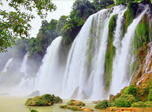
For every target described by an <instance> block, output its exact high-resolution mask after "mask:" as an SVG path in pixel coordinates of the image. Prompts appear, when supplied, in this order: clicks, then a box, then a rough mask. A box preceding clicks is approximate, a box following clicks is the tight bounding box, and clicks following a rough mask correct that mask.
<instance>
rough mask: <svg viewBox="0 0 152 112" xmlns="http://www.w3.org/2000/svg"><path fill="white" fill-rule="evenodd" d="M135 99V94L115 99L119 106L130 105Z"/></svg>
mask: <svg viewBox="0 0 152 112" xmlns="http://www.w3.org/2000/svg"><path fill="white" fill-rule="evenodd" d="M134 101H135V97H134V96H133V95H127V94H126V95H122V96H120V97H119V98H117V99H116V100H115V105H116V106H117V107H130V106H131V104H132V103H133V102H134Z"/></svg>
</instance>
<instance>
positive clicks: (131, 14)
mask: <svg viewBox="0 0 152 112" xmlns="http://www.w3.org/2000/svg"><path fill="white" fill-rule="evenodd" d="M137 9H138V4H137V3H128V4H127V11H126V12H125V14H124V18H125V32H126V31H127V28H128V26H129V25H130V24H131V23H132V21H133V19H134V18H135V14H136V11H137Z"/></svg>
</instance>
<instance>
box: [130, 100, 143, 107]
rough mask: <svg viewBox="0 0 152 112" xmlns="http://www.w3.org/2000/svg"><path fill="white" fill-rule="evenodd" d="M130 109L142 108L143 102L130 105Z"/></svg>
mask: <svg viewBox="0 0 152 112" xmlns="http://www.w3.org/2000/svg"><path fill="white" fill-rule="evenodd" d="M132 107H144V102H141V101H140V102H136V103H133V104H132Z"/></svg>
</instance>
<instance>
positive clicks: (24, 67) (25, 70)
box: [20, 52, 29, 76]
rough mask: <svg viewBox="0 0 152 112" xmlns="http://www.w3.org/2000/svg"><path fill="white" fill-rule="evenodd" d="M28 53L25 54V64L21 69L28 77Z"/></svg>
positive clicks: (23, 63)
mask: <svg viewBox="0 0 152 112" xmlns="http://www.w3.org/2000/svg"><path fill="white" fill-rule="evenodd" d="M28 54H29V53H28V52H27V53H26V54H25V56H24V58H23V62H22V65H21V68H20V72H23V73H24V74H25V76H27V59H28Z"/></svg>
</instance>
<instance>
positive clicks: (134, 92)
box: [124, 85, 138, 96]
mask: <svg viewBox="0 0 152 112" xmlns="http://www.w3.org/2000/svg"><path fill="white" fill-rule="evenodd" d="M124 94H132V95H134V96H136V95H137V94H138V90H137V88H136V87H134V86H133V85H130V86H129V87H128V88H126V89H125V90H124Z"/></svg>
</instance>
